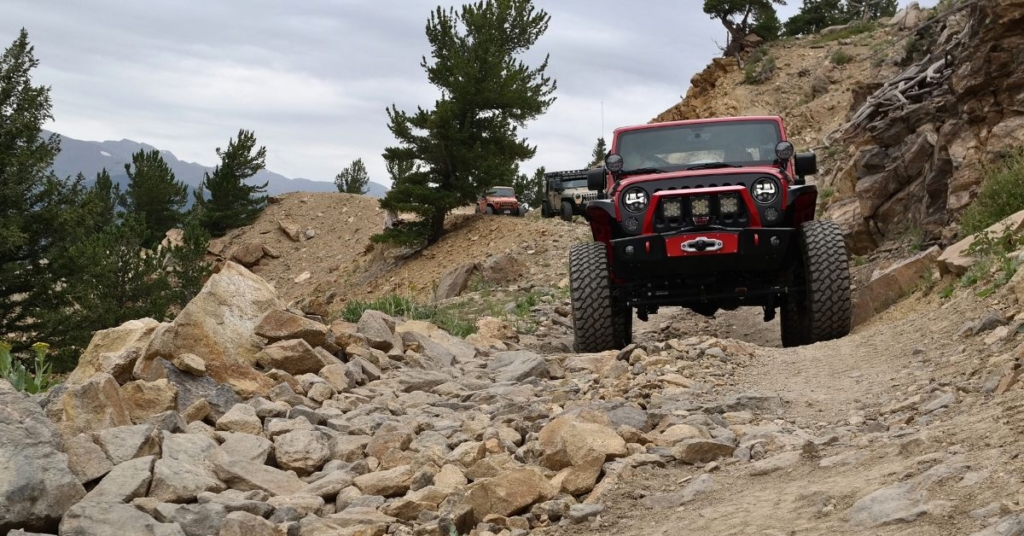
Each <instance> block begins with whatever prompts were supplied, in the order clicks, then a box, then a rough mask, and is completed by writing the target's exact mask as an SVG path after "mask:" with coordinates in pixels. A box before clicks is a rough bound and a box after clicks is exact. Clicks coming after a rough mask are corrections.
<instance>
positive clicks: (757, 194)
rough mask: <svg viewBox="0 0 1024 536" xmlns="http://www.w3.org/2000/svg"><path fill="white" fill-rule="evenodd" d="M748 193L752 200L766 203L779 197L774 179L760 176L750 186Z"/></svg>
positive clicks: (777, 186)
mask: <svg viewBox="0 0 1024 536" xmlns="http://www.w3.org/2000/svg"><path fill="white" fill-rule="evenodd" d="M750 195H751V196H753V197H754V201H757V202H758V203H761V204H762V205H767V204H769V203H771V202H772V201H775V199H776V198H778V197H779V185H778V183H776V182H775V180H774V179H771V178H768V177H761V178H760V179H757V180H756V181H754V184H752V185H751V186H750Z"/></svg>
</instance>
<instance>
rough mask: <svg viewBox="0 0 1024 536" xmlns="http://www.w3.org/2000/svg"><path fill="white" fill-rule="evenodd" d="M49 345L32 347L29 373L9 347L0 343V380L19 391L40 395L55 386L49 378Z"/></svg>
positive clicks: (4, 343)
mask: <svg viewBox="0 0 1024 536" xmlns="http://www.w3.org/2000/svg"><path fill="white" fill-rule="evenodd" d="M49 348H50V345H48V344H46V343H42V342H37V343H35V344H33V345H32V352H33V353H34V354H35V359H34V360H33V363H32V364H33V370H32V372H31V373H29V371H28V369H27V368H26V367H25V364H24V363H22V362H21V361H19V360H18V359H16V358H15V357H14V356H13V355H12V354H11V345H10V344H7V343H6V342H0V379H4V380H7V381H9V382H11V385H13V386H14V388H15V389H17V390H19V391H25V392H27V393H32V394H36V393H42V392H43V391H46V390H47V389H49V388H50V387H53V386H54V385H55V382H54V381H53V378H52V376H51V367H52V364H51V363H48V362H47V359H46V352H47V350H49Z"/></svg>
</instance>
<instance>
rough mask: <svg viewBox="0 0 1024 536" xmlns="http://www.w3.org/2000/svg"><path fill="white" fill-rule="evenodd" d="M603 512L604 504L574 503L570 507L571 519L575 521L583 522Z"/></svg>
mask: <svg viewBox="0 0 1024 536" xmlns="http://www.w3.org/2000/svg"><path fill="white" fill-rule="evenodd" d="M601 512H604V505H603V504H574V505H572V506H571V507H569V520H570V521H572V522H573V523H583V522H584V521H587V520H588V519H590V518H593V517H597V516H598V515H600V514H601Z"/></svg>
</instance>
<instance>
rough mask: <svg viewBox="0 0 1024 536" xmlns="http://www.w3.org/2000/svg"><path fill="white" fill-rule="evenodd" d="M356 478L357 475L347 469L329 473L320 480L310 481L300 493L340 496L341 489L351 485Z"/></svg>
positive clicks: (325, 496) (330, 497) (324, 496)
mask: <svg viewBox="0 0 1024 536" xmlns="http://www.w3.org/2000/svg"><path fill="white" fill-rule="evenodd" d="M354 478H355V476H354V475H352V473H349V472H347V471H334V472H331V473H327V474H326V475H324V476H323V477H322V478H320V479H319V480H316V481H315V482H312V483H310V484H309V486H307V487H306V489H304V490H302V492H300V494H302V495H315V496H317V497H323V498H324V499H333V498H335V497H337V496H338V493H339V492H341V490H343V489H345V488H347V487H349V486H351V485H352V480H353V479H354Z"/></svg>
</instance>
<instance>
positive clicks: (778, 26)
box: [751, 6, 782, 41]
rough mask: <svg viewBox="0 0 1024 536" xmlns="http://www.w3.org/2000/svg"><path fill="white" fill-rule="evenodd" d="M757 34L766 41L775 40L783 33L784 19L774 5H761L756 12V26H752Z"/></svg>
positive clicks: (752, 29)
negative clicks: (782, 19) (780, 17)
mask: <svg viewBox="0 0 1024 536" xmlns="http://www.w3.org/2000/svg"><path fill="white" fill-rule="evenodd" d="M751 31H753V32H754V33H755V34H757V36H758V37H760V38H761V39H764V40H765V41H775V40H777V39H778V38H779V35H780V34H781V33H782V21H781V20H779V14H778V13H776V12H775V8H774V7H772V6H766V7H764V6H763V7H761V8H759V9H758V10H757V12H756V13H755V14H754V27H753V28H751Z"/></svg>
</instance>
